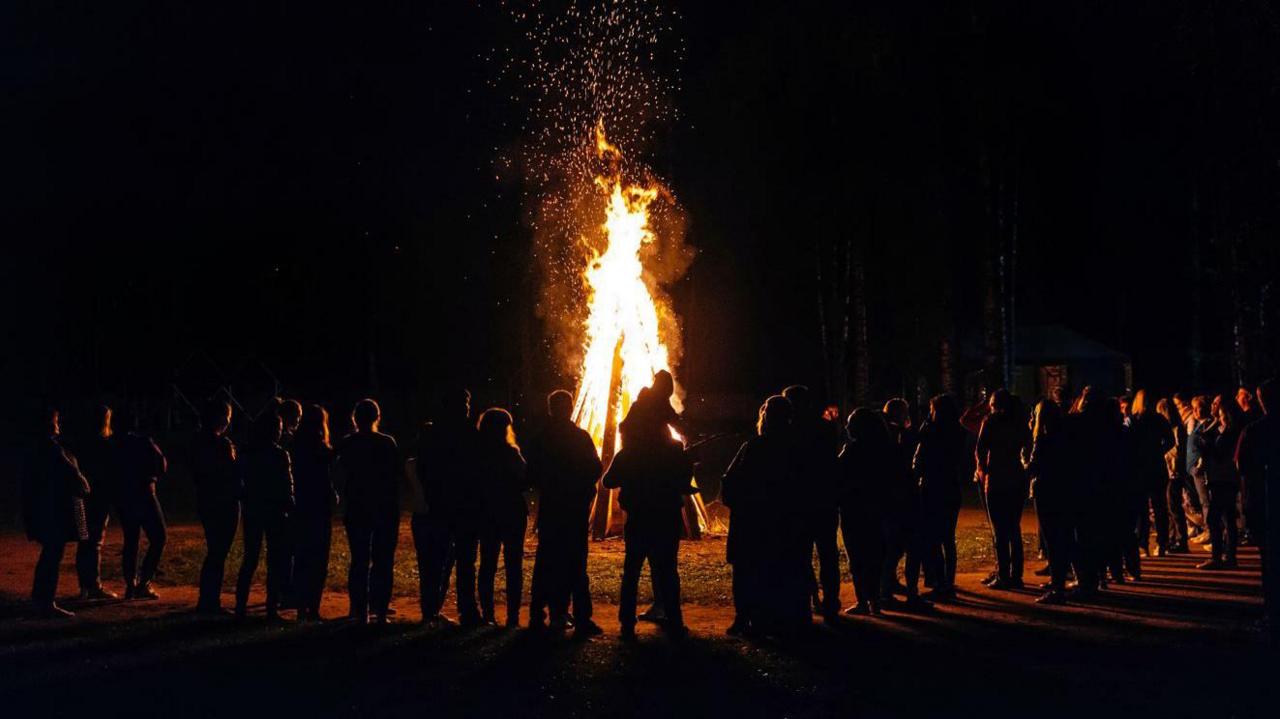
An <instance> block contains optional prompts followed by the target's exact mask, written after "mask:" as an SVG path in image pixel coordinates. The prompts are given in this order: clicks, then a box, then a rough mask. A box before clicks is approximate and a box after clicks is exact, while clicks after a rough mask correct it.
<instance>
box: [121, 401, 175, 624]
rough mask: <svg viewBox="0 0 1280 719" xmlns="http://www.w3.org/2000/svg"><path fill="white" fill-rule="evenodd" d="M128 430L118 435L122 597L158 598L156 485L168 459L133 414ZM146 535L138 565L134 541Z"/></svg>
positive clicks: (160, 537) (161, 533)
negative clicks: (155, 583) (154, 584)
mask: <svg viewBox="0 0 1280 719" xmlns="http://www.w3.org/2000/svg"><path fill="white" fill-rule="evenodd" d="M126 426H128V427H129V431H128V432H126V433H125V434H124V435H123V436H121V437H120V439H119V443H118V447H119V458H120V464H119V467H120V483H119V485H118V488H119V492H120V494H119V497H120V499H119V501H120V527H121V529H122V530H123V532H124V552H123V565H124V566H123V569H124V582H125V585H124V586H125V588H124V598H125V599H158V598H159V595H158V594H156V592H155V590H154V589H152V587H151V580H152V579H154V578H155V576H156V568H157V567H159V566H160V557H161V555H162V554H163V553H164V545H165V538H166V529H165V521H164V511H163V510H161V509H160V500H159V499H158V498H157V497H156V484H157V483H159V481H160V478H161V477H163V476H164V475H165V472H166V471H168V467H169V465H168V462H167V461H166V460H165V458H164V454H163V453H162V452H161V451H160V448H159V447H158V446H156V443H155V441H153V440H152V439H151V438H150V437H148V436H147V435H145V434H143V433H142V430H141V428H140V427H139V426H138V421H137V417H136V416H134V417H133V418H132V421H127V422H126ZM143 532H145V533H146V535H147V553H146V556H144V557H143V558H142V566H141V567H140V568H139V566H138V542H139V539H140V537H141V534H142V533H143Z"/></svg>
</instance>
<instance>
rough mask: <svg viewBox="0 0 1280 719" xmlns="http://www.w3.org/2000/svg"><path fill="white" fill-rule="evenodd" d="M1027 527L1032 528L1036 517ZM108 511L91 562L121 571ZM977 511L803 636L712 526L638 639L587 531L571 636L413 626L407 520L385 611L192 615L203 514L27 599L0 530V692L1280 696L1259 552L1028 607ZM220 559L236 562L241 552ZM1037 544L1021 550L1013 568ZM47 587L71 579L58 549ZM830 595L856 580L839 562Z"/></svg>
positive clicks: (171, 701)
mask: <svg viewBox="0 0 1280 719" xmlns="http://www.w3.org/2000/svg"><path fill="white" fill-rule="evenodd" d="M1028 516H1029V515H1028ZM406 526H407V522H406ZM1024 530H1025V531H1026V532H1027V536H1026V539H1027V545H1028V547H1029V548H1030V547H1033V545H1034V539H1035V535H1034V525H1033V524H1032V523H1030V522H1028V523H1027V525H1026V526H1024ZM114 531H115V530H114V529H113V530H112V534H111V535H110V536H109V539H108V543H109V547H108V551H107V553H106V556H105V557H104V576H105V577H106V580H107V584H108V586H109V587H111V588H114V589H119V587H118V577H119V573H118V570H115V571H113V569H114V564H115V563H116V560H117V559H118V534H115V533H114ZM985 532H986V528H985V525H984V524H983V522H982V517H981V515H980V514H979V513H978V512H976V511H970V510H966V512H965V514H964V516H963V517H962V521H961V531H960V536H961V555H962V562H961V575H960V578H959V585H960V588H961V590H962V591H961V592H960V597H959V600H958V601H957V602H955V603H951V604H946V605H939V607H938V608H937V610H936V611H934V612H932V613H930V614H924V615H920V614H904V613H893V612H891V613H886V614H885V615H884V616H883V617H879V618H858V619H848V620H846V621H843V622H842V623H841V624H840V625H839V626H837V627H824V626H821V625H819V624H815V626H814V630H813V631H812V632H811V633H810V635H809V636H806V637H804V638H801V639H797V640H794V641H791V642H788V643H777V642H772V641H764V642H748V641H743V640H738V639H732V638H729V637H726V636H725V635H724V633H723V631H724V628H725V627H726V626H727V625H728V624H729V622H730V621H731V619H732V611H731V609H730V608H729V606H728V596H727V595H728V586H729V585H728V577H729V573H728V571H727V569H726V568H725V567H724V564H723V546H724V545H723V542H722V541H719V540H718V539H714V538H713V539H710V540H705V541H702V542H697V543H686V544H684V545H683V546H682V549H681V560H682V578H683V582H684V586H685V589H686V619H687V622H688V623H689V625H690V628H691V629H692V632H693V634H692V636H691V637H690V638H689V639H687V640H685V641H683V642H672V641H669V640H668V639H667V638H665V637H664V636H662V635H661V634H660V633H658V632H657V631H655V630H654V629H653V628H652V627H649V626H646V625H641V637H640V641H639V642H637V643H635V644H625V643H622V642H620V641H619V640H618V639H617V629H618V623H617V618H616V609H617V608H616V605H615V604H613V603H612V602H616V588H617V573H618V567H619V565H620V563H621V553H620V552H621V544H620V542H604V543H600V544H593V545H592V558H591V566H592V569H591V573H592V579H593V582H594V584H595V586H594V589H593V594H595V596H596V600H597V604H596V618H597V621H599V622H600V623H601V624H602V625H603V626H604V627H605V629H606V631H607V634H606V635H605V636H603V637H599V638H596V639H593V640H591V641H585V642H578V641H572V640H570V639H569V638H567V637H565V638H560V637H550V636H548V635H546V634H544V633H535V632H529V631H525V630H520V631H507V630H502V629H497V628H487V629H481V630H475V631H466V630H462V629H458V628H453V627H446V628H437V629H426V628H423V627H421V626H420V625H419V624H418V623H417V619H418V618H419V617H418V611H417V607H416V602H415V601H413V600H412V599H411V598H410V595H411V594H412V593H413V591H414V587H415V585H416V574H415V572H414V568H413V561H412V556H413V552H412V543H411V542H409V541H408V534H407V528H406V530H405V533H404V536H403V537H402V539H403V540H404V541H402V542H401V545H400V549H399V553H398V562H397V578H396V594H397V600H396V607H397V610H398V615H397V617H396V621H395V622H394V623H393V624H392V625H391V626H389V627H385V628H374V627H358V626H355V625H352V624H350V623H347V622H343V621H329V622H325V623H323V624H319V625H303V626H296V625H284V626H274V625H272V626H268V625H266V624H265V623H263V622H261V621H257V620H253V619H251V620H250V621H249V622H246V623H243V624H241V623H236V622H234V621H231V620H222V619H206V618H199V617H196V616H194V615H193V614H191V612H190V608H191V606H192V605H193V604H194V601H195V587H194V586H193V581H192V580H193V578H194V573H193V572H194V567H195V564H196V563H197V562H198V561H199V557H200V556H201V554H202V548H201V547H200V542H199V537H200V534H199V530H198V528H196V527H193V526H189V525H181V526H174V527H172V528H171V533H170V548H169V551H168V552H166V557H167V558H166V562H165V565H166V571H165V574H164V576H163V577H162V578H161V579H160V581H158V582H157V584H158V589H159V591H160V593H161V594H162V598H161V599H160V600H158V601H151V602H128V603H126V602H104V603H91V604H81V603H78V602H76V601H74V600H70V599H68V601H67V602H66V604H67V606H68V607H70V608H73V609H75V610H76V611H77V612H78V616H77V618H76V619H74V620H70V621H61V622H56V621H45V620H37V619H33V618H30V616H29V615H28V614H27V610H26V604H25V597H26V595H27V594H28V592H29V590H30V578H31V570H32V567H33V566H34V563H35V557H36V547H35V546H34V545H31V544H29V543H28V542H26V541H25V540H24V539H23V538H22V537H21V536H18V535H14V534H3V535H0V707H5V708H6V709H10V708H12V709H21V711H15V712H14V713H12V714H10V713H9V712H8V711H6V712H4V715H7V716H15V717H17V716H27V715H37V713H38V715H40V716H63V715H73V714H76V715H83V714H84V713H85V712H104V711H105V712H108V713H110V714H116V713H130V714H134V715H153V714H167V715H172V714H174V713H175V712H176V713H177V714H179V715H195V716H227V715H229V714H233V713H237V714H238V715H253V716H257V715H260V714H267V713H277V712H280V711H289V712H291V713H295V714H299V715H302V714H304V713H305V714H306V715H311V716H386V715H400V714H411V713H412V714H428V715H432V716H497V715H511V716H519V717H527V716H582V717H599V716H607V717H614V716H620V717H621V716H709V715H713V714H716V715H729V716H752V717H755V716H760V717H807V716H835V715H840V716H903V715H910V716H938V715H942V714H946V715H952V716H957V717H961V716H967V715H971V714H973V713H975V712H985V713H987V714H990V715H994V716H1007V715H1012V714H1015V713H1016V714H1025V713H1032V714H1033V715H1036V716H1067V715H1072V716H1079V715H1080V714H1081V713H1089V714H1093V715H1105V716H1120V715H1125V716H1135V715H1151V716H1161V717H1164V716H1197V717H1200V718H1203V717H1206V716H1210V717H1252V716H1268V717H1270V716H1275V713H1274V707H1275V706H1276V704H1275V702H1276V699H1277V690H1276V686H1275V682H1274V677H1276V675H1277V670H1280V654H1277V652H1276V651H1275V650H1272V649H1269V648H1268V647H1267V645H1266V643H1265V641H1264V639H1263V637H1262V635H1261V633H1260V632H1259V630H1258V622H1259V620H1260V618H1261V600H1260V584H1259V570H1258V560H1257V555H1256V553H1254V552H1252V551H1246V552H1245V553H1244V554H1243V556H1242V561H1241V567H1240V569H1238V570H1235V571H1225V572H1213V573H1210V572H1203V571H1198V570H1196V569H1195V568H1194V565H1195V563H1197V562H1199V561H1201V560H1202V559H1203V558H1204V557H1205V556H1206V555H1205V554H1204V553H1203V552H1196V553H1193V554H1190V555H1175V556H1171V557H1163V558H1153V559H1149V560H1146V561H1145V562H1144V565H1143V568H1144V577H1143V581H1141V582H1138V583H1130V584H1126V585H1124V586H1120V587H1116V585H1113V587H1115V589H1114V591H1110V592H1107V593H1106V594H1105V595H1104V596H1103V597H1101V598H1100V599H1098V600H1097V601H1095V602H1092V603H1090V604H1088V605H1079V606H1074V605H1073V606H1067V607H1043V606H1040V605H1036V604H1034V602H1033V600H1034V598H1035V596H1036V594H1037V593H1038V592H1036V591H1034V590H1032V589H1027V590H1024V591H1018V592H997V591H992V590H988V589H986V588H985V587H982V586H981V584H980V580H981V578H982V577H983V576H984V575H985V573H986V571H987V569H988V568H989V547H988V546H987V545H988V542H985V541H984V536H985ZM113 544H114V546H111V545H113ZM113 550H114V551H113ZM531 550H532V545H531V547H530V551H528V552H527V555H528V556H527V557H526V566H527V565H528V562H529V561H530V560H531V557H532V551H531ZM344 552H345V540H344V539H342V537H341V534H340V532H337V533H335V537H334V564H335V571H333V572H332V573H331V577H330V586H331V588H334V589H336V588H338V587H340V586H341V585H342V583H343V580H344V578H345V571H344V570H343V569H340V568H339V566H338V565H340V564H341V565H343V566H345V554H344ZM1028 557H1029V560H1033V558H1034V551H1032V552H1031V553H1030V554H1029V555H1028ZM229 565H230V566H229V568H230V569H231V570H234V569H235V567H236V566H237V565H238V561H237V559H236V558H234V557H233V561H232V562H230V563H229ZM1038 566H1040V563H1038V562H1035V561H1029V570H1028V571H1029V572H1030V569H1034V568H1036V567H1038ZM526 576H527V574H526ZM113 579H114V580H115V581H113ZM258 579H259V584H258V585H257V586H255V591H254V595H253V601H255V602H259V603H260V602H261V591H262V587H261V584H260V582H261V579H262V572H261V570H260V572H259V577H258ZM229 586H230V585H229V584H228V588H229ZM60 590H61V591H60V593H61V594H62V595H70V594H72V593H74V592H75V590H76V583H75V578H74V573H73V571H72V566H71V561H70V558H69V557H68V560H67V561H66V562H64V566H63V575H62V583H61V584H60ZM843 597H844V598H845V599H846V602H848V601H849V600H851V599H852V598H853V590H852V588H851V587H850V586H849V585H848V584H846V585H845V587H844V590H843ZM224 602H225V603H227V604H230V602H231V597H230V596H229V595H227V596H225V597H224ZM257 608H258V609H260V605H259V606H258V607H257ZM325 613H326V614H327V615H328V616H330V617H339V616H341V615H344V614H345V613H346V596H345V594H343V593H341V592H340V591H334V590H331V591H330V592H328V594H327V598H326V601H325ZM501 616H502V613H501V610H499V618H501Z"/></svg>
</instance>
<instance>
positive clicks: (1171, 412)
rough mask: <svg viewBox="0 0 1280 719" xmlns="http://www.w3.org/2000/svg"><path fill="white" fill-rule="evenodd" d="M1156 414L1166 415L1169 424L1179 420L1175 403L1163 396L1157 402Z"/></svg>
mask: <svg viewBox="0 0 1280 719" xmlns="http://www.w3.org/2000/svg"><path fill="white" fill-rule="evenodd" d="M1156 414H1158V415H1160V416H1161V417H1164V419H1165V421H1166V422H1168V423H1169V424H1174V423H1176V422H1177V421H1178V410H1176V409H1174V407H1173V403H1172V402H1170V401H1169V400H1167V399H1165V398H1161V399H1160V401H1159V402H1156Z"/></svg>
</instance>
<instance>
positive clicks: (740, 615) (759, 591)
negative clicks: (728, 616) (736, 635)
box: [731, 557, 769, 623]
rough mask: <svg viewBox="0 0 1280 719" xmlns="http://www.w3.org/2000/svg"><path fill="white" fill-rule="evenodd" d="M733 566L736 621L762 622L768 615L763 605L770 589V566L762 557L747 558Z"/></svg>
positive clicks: (737, 561)
mask: <svg viewBox="0 0 1280 719" xmlns="http://www.w3.org/2000/svg"><path fill="white" fill-rule="evenodd" d="M732 566H733V583H732V585H731V586H732V590H733V614H734V621H735V622H741V623H755V622H759V621H761V620H762V619H763V618H764V617H765V614H766V612H765V611H764V607H763V606H762V605H763V603H764V602H763V599H764V595H765V593H766V592H767V591H768V588H769V582H768V576H769V571H768V565H767V564H766V563H765V562H763V561H762V560H761V558H760V557H745V558H739V559H736V560H734V562H733V565H732Z"/></svg>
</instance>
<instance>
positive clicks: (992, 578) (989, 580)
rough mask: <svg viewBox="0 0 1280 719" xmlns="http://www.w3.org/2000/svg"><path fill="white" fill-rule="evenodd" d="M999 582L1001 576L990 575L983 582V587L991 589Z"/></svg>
mask: <svg viewBox="0 0 1280 719" xmlns="http://www.w3.org/2000/svg"><path fill="white" fill-rule="evenodd" d="M998 581H1000V575H999V574H989V575H987V578H986V579H984V580H982V585H983V586H985V587H989V586H991V585H992V584H994V583H995V582H998Z"/></svg>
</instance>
